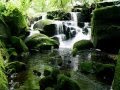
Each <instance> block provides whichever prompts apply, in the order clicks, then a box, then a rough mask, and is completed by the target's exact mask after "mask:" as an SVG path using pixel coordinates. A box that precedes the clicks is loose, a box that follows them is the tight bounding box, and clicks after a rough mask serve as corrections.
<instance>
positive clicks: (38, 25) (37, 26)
mask: <svg viewBox="0 0 120 90" xmlns="http://www.w3.org/2000/svg"><path fill="white" fill-rule="evenodd" d="M52 23H53V21H52V20H40V21H38V22H37V23H36V24H35V25H34V27H33V28H34V29H39V30H42V29H43V28H44V27H45V26H46V25H49V24H52Z"/></svg>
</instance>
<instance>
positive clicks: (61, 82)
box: [55, 75, 80, 90]
mask: <svg viewBox="0 0 120 90" xmlns="http://www.w3.org/2000/svg"><path fill="white" fill-rule="evenodd" d="M55 90H80V87H79V85H78V83H77V82H75V81H74V80H72V79H70V78H69V77H67V76H65V75H59V77H58V80H57V88H56V89H55Z"/></svg>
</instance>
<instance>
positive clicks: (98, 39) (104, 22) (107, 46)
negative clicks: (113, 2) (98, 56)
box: [92, 6, 120, 53]
mask: <svg viewBox="0 0 120 90" xmlns="http://www.w3.org/2000/svg"><path fill="white" fill-rule="evenodd" d="M119 9H120V7H119V6H110V7H104V8H100V9H96V10H95V11H94V13H93V18H92V41H93V44H94V46H95V47H96V48H99V49H101V50H103V51H106V52H109V53H118V50H119V48H120V44H119V43H118V41H119V40H120V21H119V19H120V10H119Z"/></svg>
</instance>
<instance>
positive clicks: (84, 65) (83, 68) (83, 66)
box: [80, 62, 93, 74]
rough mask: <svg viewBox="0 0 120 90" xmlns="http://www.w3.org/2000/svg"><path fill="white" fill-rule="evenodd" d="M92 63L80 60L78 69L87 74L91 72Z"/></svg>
mask: <svg viewBox="0 0 120 90" xmlns="http://www.w3.org/2000/svg"><path fill="white" fill-rule="evenodd" d="M92 64H93V63H92V62H81V63H80V71H81V72H82V73H85V74H89V73H92V72H93V65H92Z"/></svg>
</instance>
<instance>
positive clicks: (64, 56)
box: [30, 12, 109, 90]
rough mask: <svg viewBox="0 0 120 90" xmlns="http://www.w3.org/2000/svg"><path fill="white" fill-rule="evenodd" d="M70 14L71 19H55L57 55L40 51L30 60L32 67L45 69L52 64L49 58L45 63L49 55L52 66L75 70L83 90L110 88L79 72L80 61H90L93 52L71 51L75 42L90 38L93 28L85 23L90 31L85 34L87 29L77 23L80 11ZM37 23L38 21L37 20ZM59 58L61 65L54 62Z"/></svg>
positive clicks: (44, 16) (74, 76) (75, 77)
mask: <svg viewBox="0 0 120 90" xmlns="http://www.w3.org/2000/svg"><path fill="white" fill-rule="evenodd" d="M70 14H71V20H70V21H58V20H55V21H54V24H55V25H56V32H55V35H54V37H57V38H58V39H59V42H60V46H59V49H58V50H57V53H56V52H55V55H56V57H55V56H52V57H50V56H49V55H51V54H49V53H48V55H47V54H46V53H45V55H44V53H39V54H38V56H33V58H32V60H31V61H30V62H31V66H32V68H33V66H38V67H39V68H38V70H39V69H40V70H43V67H45V66H46V65H50V63H51V62H50V60H48V62H47V63H45V59H48V57H49V58H52V60H53V61H52V66H54V67H56V66H57V67H58V68H59V69H60V70H65V71H67V70H68V69H69V70H71V71H72V73H73V72H74V73H75V74H73V75H72V76H71V78H74V80H76V81H78V82H79V84H80V86H85V87H81V88H82V89H81V90H108V88H109V86H104V85H102V84H99V83H98V82H96V81H92V80H91V79H89V78H88V77H87V76H85V75H84V74H82V73H81V72H79V69H80V67H79V66H80V62H81V61H82V60H83V59H84V60H88V61H90V59H91V52H88V51H85V53H84V54H83V53H80V55H77V56H76V57H73V56H72V53H71V51H72V48H73V45H74V43H76V42H77V41H79V40H82V39H86V40H90V37H91V29H90V26H89V23H85V26H84V29H85V28H87V32H88V33H87V34H84V32H86V31H85V30H83V28H80V27H79V26H78V25H77V24H78V18H77V16H78V14H79V13H78V12H71V13H70ZM46 15H47V14H43V16H42V17H43V18H42V20H45V19H46ZM35 23H37V21H36V22H35ZM35 23H34V24H35ZM34 24H32V25H31V31H32V33H31V34H33V32H36V31H35V30H33V26H34ZM37 32H38V33H39V31H37ZM54 51H55V50H54ZM54 51H53V52H54ZM86 52H87V53H86ZM50 53H51V52H50ZM42 54H43V56H42ZM57 54H58V56H57ZM44 58H45V59H44ZM57 59H58V60H59V59H61V60H62V64H61V65H58V64H55V63H54V62H57ZM58 62H59V61H58ZM82 84H83V85H82ZM84 88H86V89H84Z"/></svg>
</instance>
